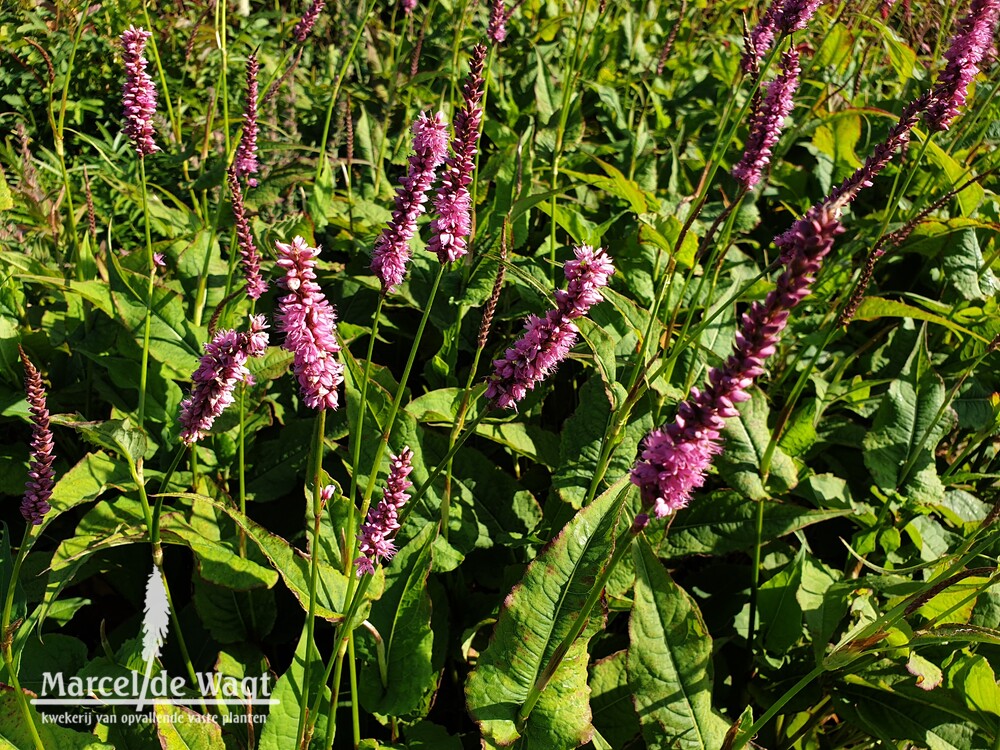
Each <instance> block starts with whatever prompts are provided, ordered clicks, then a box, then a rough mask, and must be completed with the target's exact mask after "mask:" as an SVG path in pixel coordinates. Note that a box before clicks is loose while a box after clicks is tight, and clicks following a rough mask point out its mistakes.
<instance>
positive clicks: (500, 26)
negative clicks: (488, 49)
mask: <svg viewBox="0 0 1000 750" xmlns="http://www.w3.org/2000/svg"><path fill="white" fill-rule="evenodd" d="M507 18H508V16H507V9H506V8H505V7H504V2H503V0H493V2H492V3H491V4H490V24H489V26H488V27H487V30H486V38H487V39H489V40H490V41H491V42H493V43H494V44H502V43H503V41H504V40H505V39H506V38H507Z"/></svg>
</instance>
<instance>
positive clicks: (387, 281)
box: [371, 112, 448, 294]
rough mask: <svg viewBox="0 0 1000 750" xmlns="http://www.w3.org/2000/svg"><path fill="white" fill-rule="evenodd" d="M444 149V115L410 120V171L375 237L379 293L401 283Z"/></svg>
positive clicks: (376, 273) (384, 292)
mask: <svg viewBox="0 0 1000 750" xmlns="http://www.w3.org/2000/svg"><path fill="white" fill-rule="evenodd" d="M447 152H448V130H447V124H446V122H445V119H444V115H443V114H441V113H440V112H438V113H437V114H436V115H435V116H434V117H428V116H427V115H425V114H421V115H420V116H419V117H418V118H417V120H416V122H414V123H413V155H412V156H410V160H409V162H410V166H409V170H408V171H407V173H406V176H405V177H403V178H402V179H401V180H400V181H399V182H400V186H399V188H398V189H397V190H396V201H395V202H396V206H395V208H394V210H393V212H392V219H391V220H390V221H389V223H388V225H387V226H386V227H385V229H384V230H383V231H382V233H381V234H380V235H379V237H378V239H377V240H375V249H374V250H373V251H372V263H371V269H372V273H374V274H375V276H376V277H377V278H378V280H379V281H380V282H381V284H382V294H389V293H391V292H393V291H395V290H396V287H398V286H399V285H400V284H402V283H403V278H404V277H405V276H406V266H407V264H408V263H409V261H410V240H411V239H412V238H413V235H414V234H415V233H416V231H417V219H418V218H419V217H420V215H421V214H422V213H423V212H424V211H425V210H426V209H425V206H424V204H425V203H426V202H427V191H428V190H429V189H430V186H431V183H432V182H434V176H435V170H436V169H437V167H438V165H440V164H441V162H443V161H444V159H445V156H446V154H447Z"/></svg>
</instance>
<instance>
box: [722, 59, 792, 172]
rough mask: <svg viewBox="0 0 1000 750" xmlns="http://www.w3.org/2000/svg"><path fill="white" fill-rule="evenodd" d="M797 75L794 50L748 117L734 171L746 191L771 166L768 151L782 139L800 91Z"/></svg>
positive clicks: (782, 60) (784, 60) (769, 152)
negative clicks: (744, 145)
mask: <svg viewBox="0 0 1000 750" xmlns="http://www.w3.org/2000/svg"><path fill="white" fill-rule="evenodd" d="M799 72H800V71H799V53H798V52H796V51H795V49H794V48H793V49H791V50H789V51H788V52H786V53H785V54H784V55H782V57H781V70H780V72H779V73H778V77H777V78H775V79H774V80H773V81H771V83H770V84H768V87H767V93H765V94H764V98H763V99H762V100H760V102H759V103H758V106H757V109H755V110H754V111H753V113H752V114H751V115H750V133H749V135H748V136H747V142H746V150H745V151H744V152H743V158H742V159H740V161H739V163H738V164H737V165H736V166H735V167H733V177H735V178H736V179H737V180H739V181H740V182H741V183H742V184H743V186H744V188H746V189H747V190H749V189H751V188H752V187H753V186H754V185H756V184H757V183H758V182H760V177H761V174H762V173H763V172H764V170H765V169H766V168H767V165H768V164H769V163H770V162H771V149H772V148H774V146H775V144H776V143H777V142H778V138H780V137H781V128H782V127H783V126H784V122H785V118H786V117H788V115H789V114H790V113H791V111H792V107H793V106H794V102H793V101H792V97H793V96H794V95H795V90H796V89H797V88H798V87H799Z"/></svg>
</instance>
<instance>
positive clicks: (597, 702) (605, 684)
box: [590, 651, 639, 747]
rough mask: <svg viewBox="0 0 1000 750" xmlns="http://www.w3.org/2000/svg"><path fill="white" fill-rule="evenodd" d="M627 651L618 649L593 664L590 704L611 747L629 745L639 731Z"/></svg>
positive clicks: (596, 720) (603, 735)
mask: <svg viewBox="0 0 1000 750" xmlns="http://www.w3.org/2000/svg"><path fill="white" fill-rule="evenodd" d="M626 655H627V652H625V651H616V652H615V653H614V654H612V655H611V656H609V657H607V658H605V659H601V660H600V661H598V662H595V663H594V664H593V665H591V667H590V705H591V708H592V709H593V712H594V727H595V728H596V729H597V730H598V731H599V732H600V733H601V736H602V737H603V738H604V740H605V741H606V742H607V743H609V744H610V746H611V747H625V746H626V745H628V743H629V742H631V741H632V739H633V738H634V737H635V736H636V735H637V734H639V717H638V716H636V714H635V707H634V706H633V705H632V696H633V695H634V694H635V689H634V688H633V687H632V685H630V684H629V681H628V673H627V672H626V669H625V661H626Z"/></svg>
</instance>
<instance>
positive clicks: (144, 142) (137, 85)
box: [121, 26, 160, 158]
mask: <svg viewBox="0 0 1000 750" xmlns="http://www.w3.org/2000/svg"><path fill="white" fill-rule="evenodd" d="M151 36H152V34H151V33H150V32H148V31H146V30H145V29H137V28H135V27H134V26H129V27H128V29H127V30H126V31H125V32H124V33H123V34H122V36H121V41H122V47H123V53H122V57H123V58H124V61H125V84H124V86H122V109H123V118H124V120H125V128H124V129H125V135H127V136H128V137H129V139H130V140H131V141H132V145H133V146H134V147H135V151H136V153H137V154H139V158H142V157H144V156H148V155H149V154H152V153H155V152H157V151H159V150H160V147H159V146H157V145H156V142H155V141H154V140H153V135H154V131H153V115H154V114H156V86H154V85H153V79H152V78H150V77H149V74H148V73H147V72H146V65H147V63H146V58H145V57H143V51H144V50H145V48H146V40H147V39H149V38H150V37H151Z"/></svg>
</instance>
